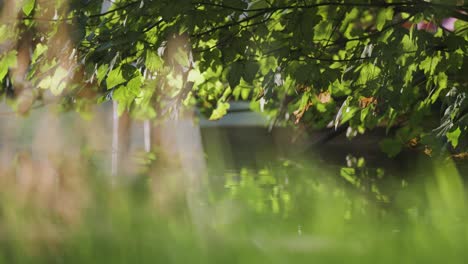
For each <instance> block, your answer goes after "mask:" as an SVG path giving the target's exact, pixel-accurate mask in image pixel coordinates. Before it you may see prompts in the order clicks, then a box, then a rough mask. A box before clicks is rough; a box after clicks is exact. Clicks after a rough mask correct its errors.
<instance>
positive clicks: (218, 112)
mask: <svg viewBox="0 0 468 264" xmlns="http://www.w3.org/2000/svg"><path fill="white" fill-rule="evenodd" d="M229 107H230V105H229V103H226V102H218V104H217V106H216V109H215V110H213V113H211V116H210V120H218V119H220V118H221V117H223V116H225V115H226V114H227V110H229Z"/></svg>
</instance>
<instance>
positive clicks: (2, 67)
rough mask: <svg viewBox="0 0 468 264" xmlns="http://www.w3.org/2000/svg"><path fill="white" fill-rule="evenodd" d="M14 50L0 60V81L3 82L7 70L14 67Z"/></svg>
mask: <svg viewBox="0 0 468 264" xmlns="http://www.w3.org/2000/svg"><path fill="white" fill-rule="evenodd" d="M16 63H17V61H16V50H12V51H10V52H8V53H7V54H6V55H5V56H4V57H3V58H2V59H1V60H0V80H3V78H5V76H6V75H7V73H8V69H9V68H11V67H16Z"/></svg>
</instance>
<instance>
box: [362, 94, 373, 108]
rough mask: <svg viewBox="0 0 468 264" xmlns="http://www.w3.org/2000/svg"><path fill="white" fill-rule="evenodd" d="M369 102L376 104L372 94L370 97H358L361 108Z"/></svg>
mask: <svg viewBox="0 0 468 264" xmlns="http://www.w3.org/2000/svg"><path fill="white" fill-rule="evenodd" d="M370 104H374V105H376V104H377V99H376V98H374V97H372V96H371V97H361V98H360V99H359V107H361V108H366V107H368V106H369V105H370Z"/></svg>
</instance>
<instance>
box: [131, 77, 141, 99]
mask: <svg viewBox="0 0 468 264" xmlns="http://www.w3.org/2000/svg"><path fill="white" fill-rule="evenodd" d="M142 84H143V79H142V77H141V76H137V77H135V78H133V79H131V80H130V81H129V82H128V83H127V90H128V91H129V92H130V93H131V94H133V95H134V96H137V95H138V94H139V93H140V88H141V86H142Z"/></svg>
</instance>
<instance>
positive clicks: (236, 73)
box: [227, 61, 244, 89]
mask: <svg viewBox="0 0 468 264" xmlns="http://www.w3.org/2000/svg"><path fill="white" fill-rule="evenodd" d="M243 71H244V65H243V63H242V62H240V61H235V62H233V63H232V64H231V67H230V69H229V72H228V74H227V80H228V82H229V86H230V87H231V89H234V88H236V86H237V85H239V83H240V79H241V76H242V73H243Z"/></svg>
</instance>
